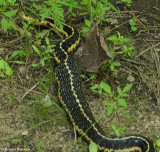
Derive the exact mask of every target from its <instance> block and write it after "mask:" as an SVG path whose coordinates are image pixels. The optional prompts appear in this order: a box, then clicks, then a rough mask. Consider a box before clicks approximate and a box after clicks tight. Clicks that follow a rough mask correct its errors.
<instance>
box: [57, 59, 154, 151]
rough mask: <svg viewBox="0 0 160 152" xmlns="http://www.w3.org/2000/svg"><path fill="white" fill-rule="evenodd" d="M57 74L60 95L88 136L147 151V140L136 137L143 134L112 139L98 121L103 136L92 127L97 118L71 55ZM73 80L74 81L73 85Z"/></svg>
mask: <svg viewBox="0 0 160 152" xmlns="http://www.w3.org/2000/svg"><path fill="white" fill-rule="evenodd" d="M68 69H69V70H68ZM68 71H70V72H71V73H69V72H68ZM56 75H57V78H58V81H59V82H60V86H59V87H60V96H61V97H62V100H63V101H64V103H65V105H66V107H67V109H68V110H69V111H70V114H71V115H72V118H73V120H74V122H75V123H76V125H77V126H78V128H80V129H82V130H83V132H86V134H87V135H88V137H90V138H91V139H92V140H93V141H94V142H95V143H97V144H98V143H99V145H100V146H101V147H106V148H107V149H115V150H116V149H117V150H118V149H119V150H120V149H124V148H131V147H133V146H140V147H142V149H143V152H146V148H147V147H146V144H145V141H143V140H141V139H138V138H136V137H143V136H139V135H132V136H134V138H128V139H123V140H110V139H107V138H104V137H103V136H105V134H104V132H103V131H102V129H101V128H100V127H99V125H98V124H97V123H96V124H95V127H96V129H97V130H98V132H99V133H100V134H101V135H103V136H101V135H100V134H98V133H97V130H95V129H94V128H93V127H92V125H93V124H94V123H95V120H94V118H93V115H92V112H91V110H90V108H89V105H88V103H87V101H86V99H85V96H84V93H83V91H82V90H83V89H82V80H81V77H80V75H79V72H78V70H77V67H76V63H75V61H74V59H73V58H72V57H71V56H70V57H68V59H67V61H66V63H65V62H62V63H61V64H60V65H58V67H57V72H56ZM71 82H72V83H73V84H72V85H73V87H72V86H71ZM73 90H74V91H73ZM75 94H76V95H77V97H75ZM77 99H78V101H79V103H80V105H82V109H83V110H84V113H85V114H86V115H87V117H88V118H89V119H90V121H91V122H90V121H88V120H87V118H86V117H85V116H84V114H83V113H82V110H81V109H80V106H79V103H78V102H77ZM126 137H127V136H126ZM129 137H130V136H129ZM143 138H144V139H146V140H147V141H148V142H149V143H150V145H152V144H151V141H149V139H147V138H146V137H143ZM149 152H154V149H153V147H151V150H150V151H149Z"/></svg>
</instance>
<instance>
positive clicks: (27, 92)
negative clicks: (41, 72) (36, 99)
mask: <svg viewBox="0 0 160 152" xmlns="http://www.w3.org/2000/svg"><path fill="white" fill-rule="evenodd" d="M38 84H39V82H37V83H36V84H35V85H34V86H33V87H32V88H31V89H29V90H28V91H26V92H25V93H24V95H23V96H22V100H23V99H24V97H25V96H26V95H27V94H29V93H30V92H31V91H32V90H33V89H34V88H36V87H37V85H38Z"/></svg>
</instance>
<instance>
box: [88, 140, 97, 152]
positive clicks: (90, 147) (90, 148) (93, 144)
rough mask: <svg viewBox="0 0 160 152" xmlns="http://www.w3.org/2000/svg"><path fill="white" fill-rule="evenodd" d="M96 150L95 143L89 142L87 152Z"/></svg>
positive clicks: (95, 151)
mask: <svg viewBox="0 0 160 152" xmlns="http://www.w3.org/2000/svg"><path fill="white" fill-rule="evenodd" d="M97 151H98V147H97V145H96V143H94V142H91V143H90V145H89V152H97Z"/></svg>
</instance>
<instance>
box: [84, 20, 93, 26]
mask: <svg viewBox="0 0 160 152" xmlns="http://www.w3.org/2000/svg"><path fill="white" fill-rule="evenodd" d="M84 22H85V24H86V25H87V26H88V27H91V24H92V23H91V22H90V21H89V20H87V19H85V20H84Z"/></svg>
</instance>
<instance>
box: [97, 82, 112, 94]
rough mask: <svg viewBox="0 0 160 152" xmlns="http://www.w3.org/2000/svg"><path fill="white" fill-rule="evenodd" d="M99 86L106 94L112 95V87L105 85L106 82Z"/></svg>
mask: <svg viewBox="0 0 160 152" xmlns="http://www.w3.org/2000/svg"><path fill="white" fill-rule="evenodd" d="M99 86H100V88H102V89H103V90H104V91H105V92H106V93H109V94H112V91H111V87H110V86H109V85H108V84H107V83H105V82H103V81H102V82H101V83H100V84H99Z"/></svg>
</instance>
